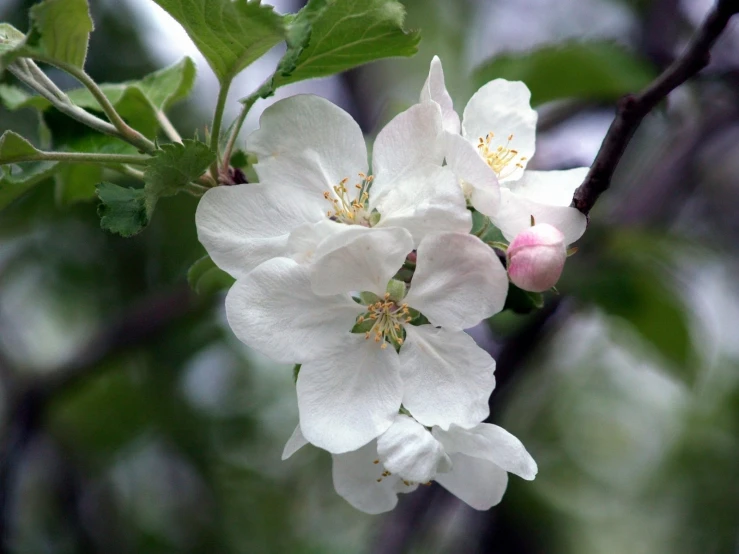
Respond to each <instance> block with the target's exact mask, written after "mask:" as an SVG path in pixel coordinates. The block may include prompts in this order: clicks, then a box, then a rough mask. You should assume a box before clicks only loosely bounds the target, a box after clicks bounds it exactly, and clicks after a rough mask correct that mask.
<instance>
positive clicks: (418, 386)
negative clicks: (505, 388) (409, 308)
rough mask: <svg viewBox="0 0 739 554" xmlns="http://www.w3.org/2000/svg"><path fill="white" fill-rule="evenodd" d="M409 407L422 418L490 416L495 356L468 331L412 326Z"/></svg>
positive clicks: (403, 353) (474, 420)
mask: <svg viewBox="0 0 739 554" xmlns="http://www.w3.org/2000/svg"><path fill="white" fill-rule="evenodd" d="M405 331H406V338H405V342H404V343H403V346H402V347H401V349H400V364H401V374H402V376H403V387H404V394H403V406H405V407H406V408H407V409H408V411H409V412H411V414H413V417H414V418H416V419H417V420H418V421H419V422H420V423H422V424H423V425H426V426H427V427H431V426H433V425H438V426H439V427H442V428H444V429H447V428H448V427H449V425H451V424H452V423H455V424H457V425H462V426H464V427H474V426H475V425H477V424H478V423H479V422H480V421H482V420H483V419H485V418H486V417H487V416H488V413H489V408H488V399H489V398H490V393H492V392H493V388H494V387H495V376H494V374H493V373H494V372H495V360H493V358H492V357H491V356H490V355H489V354H488V353H487V352H485V351H484V350H483V349H482V348H480V347H479V346H477V345H476V344H475V341H474V340H472V337H470V336H469V335H467V334H465V333H464V332H462V331H447V330H445V329H435V328H434V327H433V326H431V325H421V326H418V327H416V326H413V325H406V326H405Z"/></svg>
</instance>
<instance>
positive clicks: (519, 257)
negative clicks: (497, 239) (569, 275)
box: [507, 223, 567, 292]
mask: <svg viewBox="0 0 739 554" xmlns="http://www.w3.org/2000/svg"><path fill="white" fill-rule="evenodd" d="M507 255H508V276H509V277H510V279H511V281H512V282H513V284H514V285H516V286H517V287H519V288H521V289H523V290H528V291H531V292H544V291H545V290H548V289H550V288H552V287H553V286H554V285H555V284H556V283H557V281H558V280H559V277H560V275H562V269H563V268H564V265H565V260H566V259H567V246H566V245H565V237H564V235H563V234H562V233H561V232H560V230H559V229H557V228H556V227H552V226H551V225H549V224H547V223H540V224H538V225H534V226H532V227H530V228H529V229H526V230H525V231H522V232H520V233H519V234H517V235H516V237H515V238H514V239H513V240H512V241H511V244H510V245H509V246H508V253H507Z"/></svg>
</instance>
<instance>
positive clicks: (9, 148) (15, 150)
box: [0, 131, 41, 164]
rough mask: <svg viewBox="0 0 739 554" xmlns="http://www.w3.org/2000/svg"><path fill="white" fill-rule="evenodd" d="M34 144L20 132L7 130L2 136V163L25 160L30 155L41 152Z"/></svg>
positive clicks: (0, 155)
mask: <svg viewBox="0 0 739 554" xmlns="http://www.w3.org/2000/svg"><path fill="white" fill-rule="evenodd" d="M40 153H41V152H39V151H38V150H37V149H36V148H35V147H34V146H33V144H31V143H30V142H28V141H27V140H26V139H24V138H23V137H22V136H20V135H19V134H18V133H14V132H13V131H5V132H4V133H3V134H2V136H0V164H11V163H16V162H17V161H19V160H20V161H23V160H24V158H27V157H28V156H35V155H38V154H40Z"/></svg>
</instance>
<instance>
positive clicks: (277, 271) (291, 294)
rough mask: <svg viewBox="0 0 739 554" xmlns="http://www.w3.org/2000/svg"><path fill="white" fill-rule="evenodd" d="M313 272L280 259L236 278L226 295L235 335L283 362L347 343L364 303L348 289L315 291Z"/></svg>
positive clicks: (306, 358) (317, 354)
mask: <svg viewBox="0 0 739 554" xmlns="http://www.w3.org/2000/svg"><path fill="white" fill-rule="evenodd" d="M308 272H309V270H308V268H307V267H305V266H301V265H299V264H298V263H296V262H295V261H293V260H289V259H287V258H274V259H272V260H269V261H267V262H264V263H263V264H262V265H260V266H259V267H257V268H256V269H255V270H254V271H252V272H251V273H249V274H248V275H246V276H245V277H242V278H241V279H239V280H238V281H236V283H235V284H234V285H233V286H232V287H231V290H230V291H229V292H228V295H227V296H226V316H227V317H228V323H229V325H230V326H231V329H232V330H233V332H234V334H235V335H236V336H237V337H238V338H239V339H240V340H242V341H243V342H245V343H246V344H247V345H249V346H251V347H252V348H255V349H256V350H259V351H260V352H262V353H263V354H265V355H267V356H269V357H271V358H273V359H275V360H277V361H278V362H290V363H295V362H300V363H303V362H307V361H309V360H312V359H315V358H321V357H323V356H325V355H326V354H327V353H329V352H333V351H335V350H336V348H339V347H341V346H342V345H343V344H345V343H346V340H347V338H349V337H351V336H352V335H351V329H352V327H353V326H354V323H355V320H356V318H357V316H358V315H359V314H360V313H361V312H362V311H363V309H362V307H361V306H359V305H358V304H357V303H356V302H354V301H353V300H352V299H351V298H350V297H349V296H348V295H345V294H344V295H334V296H317V295H315V294H314V293H313V291H312V290H311V287H310V278H309V273H308Z"/></svg>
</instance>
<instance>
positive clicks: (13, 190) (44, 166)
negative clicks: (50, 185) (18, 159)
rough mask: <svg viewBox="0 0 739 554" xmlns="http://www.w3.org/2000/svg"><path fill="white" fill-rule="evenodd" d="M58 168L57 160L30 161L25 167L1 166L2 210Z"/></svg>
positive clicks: (0, 195) (0, 194)
mask: <svg viewBox="0 0 739 554" xmlns="http://www.w3.org/2000/svg"><path fill="white" fill-rule="evenodd" d="M57 168H58V164H57V162H29V163H24V164H23V167H20V166H16V167H14V166H2V167H0V210H2V209H3V208H5V207H7V206H8V205H9V204H10V203H11V202H13V201H14V200H15V199H16V198H19V197H20V196H22V195H24V194H25V193H26V192H28V191H29V190H31V189H32V188H33V187H34V186H36V185H37V184H39V183H41V182H42V181H45V180H46V179H48V178H49V177H51V176H52V175H53V174H54V172H55V171H56V170H57Z"/></svg>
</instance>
